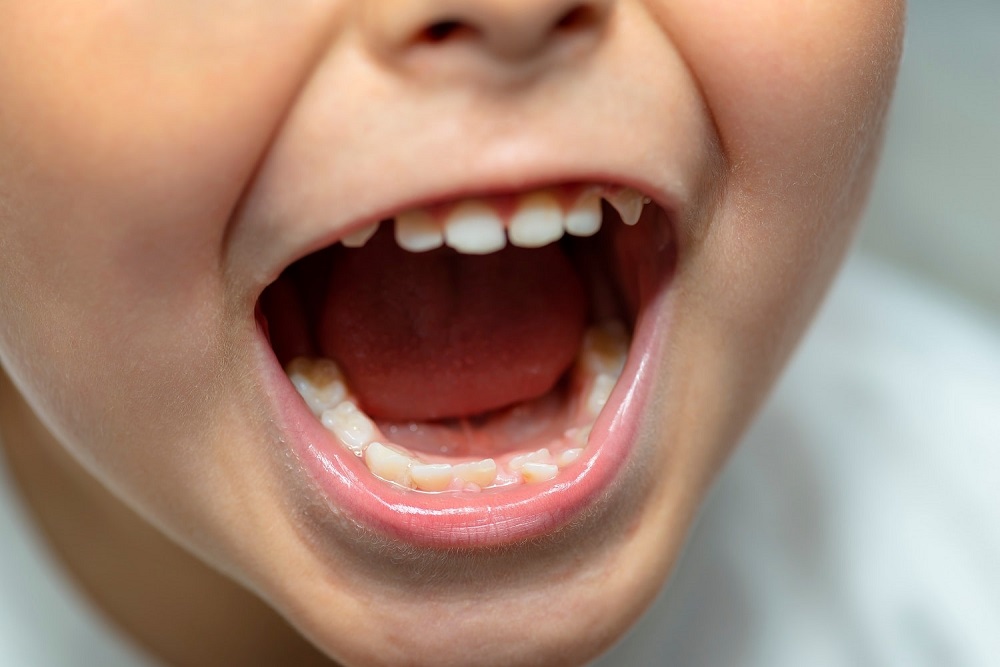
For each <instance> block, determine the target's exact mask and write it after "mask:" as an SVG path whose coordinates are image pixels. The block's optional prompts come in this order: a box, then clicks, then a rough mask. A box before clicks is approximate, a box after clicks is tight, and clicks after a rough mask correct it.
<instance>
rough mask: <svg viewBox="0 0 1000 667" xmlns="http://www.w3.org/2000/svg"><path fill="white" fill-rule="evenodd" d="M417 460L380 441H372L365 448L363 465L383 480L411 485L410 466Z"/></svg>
mask: <svg viewBox="0 0 1000 667" xmlns="http://www.w3.org/2000/svg"><path fill="white" fill-rule="evenodd" d="M417 463H418V461H417V460H416V459H414V458H413V457H411V456H408V455H406V454H404V453H403V452H401V451H398V450H396V449H394V448H392V447H388V446H386V445H383V444H382V443H381V442H373V443H371V444H370V445H368V448H367V449H365V465H367V466H368V469H369V470H371V471H372V472H373V473H374V474H376V475H378V476H379V477H381V478H382V479H384V480H387V481H389V482H395V483H396V484H400V485H402V486H412V485H413V478H412V476H411V473H410V468H411V467H412V466H414V465H416V464H417Z"/></svg>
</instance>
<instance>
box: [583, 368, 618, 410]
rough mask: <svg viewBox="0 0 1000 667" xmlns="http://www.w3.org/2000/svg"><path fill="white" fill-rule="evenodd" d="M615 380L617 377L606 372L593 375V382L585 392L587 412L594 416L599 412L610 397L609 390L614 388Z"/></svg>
mask: <svg viewBox="0 0 1000 667" xmlns="http://www.w3.org/2000/svg"><path fill="white" fill-rule="evenodd" d="M615 382H617V378H616V377H615V376H613V375H607V374H606V373H599V374H598V375H596V376H595V377H594V383H593V384H592V385H591V386H590V391H589V392H588V393H587V414H589V415H590V416H591V417H594V418H596V417H597V415H599V414H601V410H603V409H604V406H605V405H607V403H608V399H609V398H611V390H613V389H614V388H615Z"/></svg>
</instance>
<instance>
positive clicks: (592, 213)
mask: <svg viewBox="0 0 1000 667" xmlns="http://www.w3.org/2000/svg"><path fill="white" fill-rule="evenodd" d="M601 217H602V216H601V197H600V195H599V194H598V193H597V192H593V191H589V192H585V193H584V194H583V195H581V197H580V199H578V200H577V202H576V204H574V205H573V208H571V209H570V211H569V213H567V214H566V231H567V232H569V233H570V234H572V235H573V236H593V235H594V234H596V233H597V232H599V231H600V230H601Z"/></svg>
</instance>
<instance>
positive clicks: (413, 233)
mask: <svg viewBox="0 0 1000 667" xmlns="http://www.w3.org/2000/svg"><path fill="white" fill-rule="evenodd" d="M602 196H603V197H604V199H606V200H607V201H608V203H609V204H611V206H613V207H614V208H615V210H617V211H618V214H619V215H620V216H621V219H622V221H623V222H624V223H625V224H626V225H634V224H636V223H637V222H639V218H640V217H642V210H643V207H644V206H645V205H646V204H648V203H649V202H650V200H649V198H648V197H645V196H643V195H642V194H641V193H639V192H637V191H636V190H634V189H632V188H621V187H618V188H614V187H610V186H597V185H594V186H588V187H587V188H586V189H584V190H583V191H582V193H581V194H580V196H579V197H578V199H577V201H576V202H575V203H574V204H573V207H572V208H571V209H570V210H569V211H568V212H564V211H563V209H562V205H561V204H560V202H559V198H558V196H557V193H555V192H554V191H552V190H539V191H536V192H532V193H528V194H526V195H523V196H522V197H521V199H520V201H519V202H518V206H517V210H516V211H515V212H514V213H513V215H511V217H510V219H509V220H508V222H507V224H506V226H505V224H504V220H503V219H502V218H501V216H500V214H499V213H498V212H497V210H496V208H495V207H494V205H493V204H491V203H490V202H488V201H484V200H480V199H467V200H465V201H461V202H459V203H457V204H456V205H455V206H454V208H453V209H452V210H451V213H450V214H449V215H448V217H447V219H446V220H445V221H444V223H443V224H442V223H441V222H440V221H439V220H437V219H436V218H435V217H434V216H433V215H432V214H431V212H430V211H428V210H426V209H414V210H411V211H406V212H405V213H400V214H399V215H398V216H396V220H395V238H396V243H397V244H398V245H399V247H401V248H403V249H404V250H407V251H409V252H426V251H428V250H433V249H435V248H440V247H441V246H442V245H447V246H448V247H450V248H453V249H455V250H457V251H458V252H460V253H464V254H468V255H488V254H490V253H493V252H497V251H498V250H502V249H503V248H504V246H506V245H507V241H508V239H509V240H510V243H511V245H515V246H518V247H521V248H540V247H542V246H546V245H548V244H550V243H554V242H555V241H558V240H559V239H560V238H562V236H563V234H564V233H569V234H572V235H573V236H593V235H594V234H596V233H597V232H598V231H600V229H601V224H602V211H601V197H602ZM377 230H378V223H375V224H373V225H370V226H368V227H365V228H364V229H360V230H358V231H356V232H355V233H353V234H350V235H348V236H347V237H345V238H344V239H343V244H344V245H345V246H347V247H350V248H358V247H361V246H363V245H364V244H365V243H366V242H367V241H368V239H370V238H371V237H372V235H374V234H375V232H376V231H377Z"/></svg>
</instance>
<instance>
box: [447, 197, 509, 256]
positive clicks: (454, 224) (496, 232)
mask: <svg viewBox="0 0 1000 667" xmlns="http://www.w3.org/2000/svg"><path fill="white" fill-rule="evenodd" d="M444 240H445V243H447V244H448V247H450V248H454V249H455V250H457V251H459V252H461V253H464V254H467V255H488V254H490V253H492V252H497V251H498V250H502V249H503V247H504V246H505V245H507V234H506V232H505V231H504V225H503V221H502V220H501V219H500V216H499V215H498V214H497V212H496V211H495V210H494V209H493V207H492V206H489V205H488V204H486V203H483V202H480V201H465V202H462V203H460V204H458V205H457V206H456V207H455V208H454V210H452V212H451V214H450V215H449V216H448V219H447V220H446V221H445V223H444Z"/></svg>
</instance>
